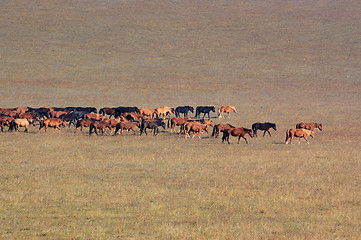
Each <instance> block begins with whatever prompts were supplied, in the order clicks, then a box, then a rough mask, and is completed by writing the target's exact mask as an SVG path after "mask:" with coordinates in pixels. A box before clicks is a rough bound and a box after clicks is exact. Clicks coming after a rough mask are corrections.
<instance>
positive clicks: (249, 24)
mask: <svg viewBox="0 0 361 240" xmlns="http://www.w3.org/2000/svg"><path fill="white" fill-rule="evenodd" d="M360 12H361V7H360V5H359V3H358V1H356V0H350V1H337V2H335V1H326V0H320V1H277V0H276V1H158V0H157V1H90V0H89V1H1V3H0V29H1V32H0V55H1V59H0V83H1V86H0V96H1V98H0V107H16V106H33V107H40V106H59V107H61V106H95V107H98V108H99V107H104V106H120V105H123V106H138V107H150V108H154V107H158V106H163V105H166V106H172V107H175V106H179V105H192V106H197V105H215V106H217V107H218V106H221V105H235V106H237V109H238V112H237V113H236V114H233V115H232V116H231V117H232V118H231V119H230V120H220V119H214V120H215V122H216V123H221V122H230V123H231V124H233V125H237V126H244V127H250V126H251V124H252V123H253V122H257V121H271V122H276V123H277V126H278V131H277V132H272V134H273V137H272V138H270V137H265V138H262V137H258V138H252V139H249V144H248V145H246V144H244V142H241V144H239V145H238V144H235V143H236V139H231V142H232V144H230V145H226V144H221V141H220V140H219V139H214V138H210V137H209V136H210V135H203V139H196V138H195V139H184V138H179V137H178V136H177V135H175V134H170V133H169V132H168V131H164V132H161V134H160V136H157V137H153V136H138V135H136V136H133V135H130V136H114V137H113V136H99V137H96V136H91V137H89V136H87V134H86V133H80V132H78V133H74V129H73V128H70V129H63V131H62V132H61V133H60V134H58V133H52V131H50V132H48V133H46V134H45V133H40V134H38V133H37V129H36V128H31V129H30V133H29V134H26V133H22V132H19V133H8V132H4V133H1V134H0V236H1V238H3V239H41V238H43V239H115V238H121V239H360V237H361V224H360V219H361V202H360V195H361V191H360V182H361V181H360V180H361V171H360V170H361V160H360V159H361V150H360V149H361V148H360V146H361V144H360V140H361V136H360V127H361V126H360V125H361V124H360V117H361V109H360V99H361V81H360V73H361V70H360V69H361V68H360V62H361V40H360V31H361V30H360V29H361V15H360ZM299 121H316V122H321V123H323V124H324V131H323V132H316V137H315V138H314V139H311V140H310V144H309V145H307V144H305V143H304V142H301V145H298V144H296V145H291V146H290V145H285V144H283V141H284V137H285V136H284V132H285V130H286V129H287V128H291V127H294V125H295V124H296V123H297V122H299Z"/></svg>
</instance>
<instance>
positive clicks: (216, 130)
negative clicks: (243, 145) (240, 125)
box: [212, 124, 235, 138]
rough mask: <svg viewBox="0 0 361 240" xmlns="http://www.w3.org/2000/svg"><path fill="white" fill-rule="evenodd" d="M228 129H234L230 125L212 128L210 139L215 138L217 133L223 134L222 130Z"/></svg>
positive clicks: (219, 125)
mask: <svg viewBox="0 0 361 240" xmlns="http://www.w3.org/2000/svg"><path fill="white" fill-rule="evenodd" d="M230 128H235V127H234V126H232V125H230V124H217V125H215V126H214V127H213V132H212V137H215V138H217V137H218V135H219V132H224V130H228V129H230Z"/></svg>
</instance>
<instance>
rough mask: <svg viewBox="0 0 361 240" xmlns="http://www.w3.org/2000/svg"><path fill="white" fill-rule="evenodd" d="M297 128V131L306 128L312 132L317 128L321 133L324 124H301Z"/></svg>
mask: <svg viewBox="0 0 361 240" xmlns="http://www.w3.org/2000/svg"><path fill="white" fill-rule="evenodd" d="M296 128H297V129H300V128H304V129H307V130H311V131H313V130H315V128H318V129H319V130H320V131H322V124H321V123H314V122H309V123H304V122H301V123H297V124H296Z"/></svg>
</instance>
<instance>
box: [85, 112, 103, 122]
mask: <svg viewBox="0 0 361 240" xmlns="http://www.w3.org/2000/svg"><path fill="white" fill-rule="evenodd" d="M84 119H93V120H103V119H104V116H103V115H101V114H97V113H87V114H85V115H84Z"/></svg>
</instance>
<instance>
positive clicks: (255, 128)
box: [252, 124, 257, 137]
mask: <svg viewBox="0 0 361 240" xmlns="http://www.w3.org/2000/svg"><path fill="white" fill-rule="evenodd" d="M252 130H253V135H254V136H256V137H257V127H256V124H252Z"/></svg>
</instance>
